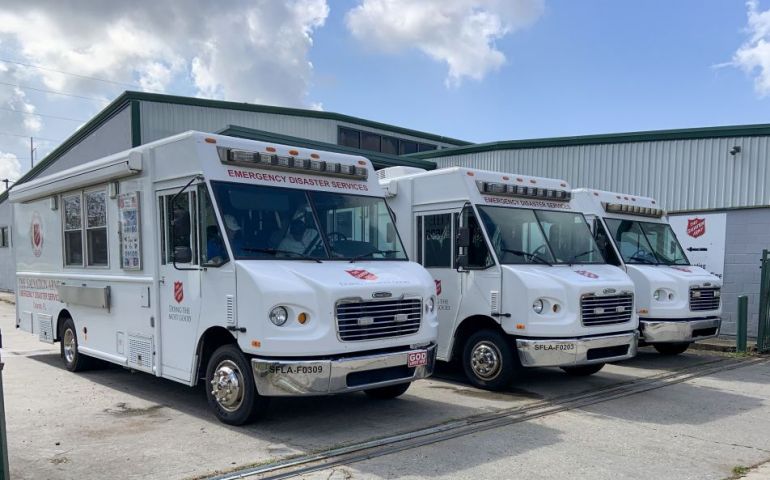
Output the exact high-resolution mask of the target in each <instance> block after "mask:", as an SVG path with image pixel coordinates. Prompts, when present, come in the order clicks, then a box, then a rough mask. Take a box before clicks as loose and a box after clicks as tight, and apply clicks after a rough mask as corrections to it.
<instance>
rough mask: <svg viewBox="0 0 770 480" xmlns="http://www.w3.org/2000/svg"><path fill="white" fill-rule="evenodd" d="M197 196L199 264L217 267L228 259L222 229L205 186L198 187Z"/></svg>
mask: <svg viewBox="0 0 770 480" xmlns="http://www.w3.org/2000/svg"><path fill="white" fill-rule="evenodd" d="M198 198H199V199H200V210H199V212H200V219H199V220H198V223H199V224H200V226H201V265H206V266H209V267H218V266H220V265H223V264H225V263H227V262H228V261H229V260H230V257H229V256H228V255H227V248H225V239H224V238H223V237H222V231H221V230H220V229H219V224H218V223H217V217H216V215H215V214H214V206H213V205H212V204H211V197H209V194H208V192H207V191H206V187H205V186H201V187H200V188H199V189H198Z"/></svg>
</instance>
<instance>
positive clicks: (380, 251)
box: [350, 250, 398, 263]
mask: <svg viewBox="0 0 770 480" xmlns="http://www.w3.org/2000/svg"><path fill="white" fill-rule="evenodd" d="M375 253H379V254H380V255H390V254H392V253H398V250H372V251H371V252H366V253H362V254H360V255H356V256H354V257H353V258H351V259H350V263H354V262H355V261H356V260H361V259H362V258H366V257H370V256H372V255H374V254H375Z"/></svg>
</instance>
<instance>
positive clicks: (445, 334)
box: [415, 212, 462, 360]
mask: <svg viewBox="0 0 770 480" xmlns="http://www.w3.org/2000/svg"><path fill="white" fill-rule="evenodd" d="M456 217H457V212H430V213H420V214H418V215H417V216H416V219H415V221H416V222H417V223H416V232H417V235H416V238H415V241H416V245H417V262H418V263H420V264H422V266H424V267H425V268H426V269H427V270H428V272H430V274H431V276H433V279H434V281H435V282H436V298H437V308H438V321H439V327H438V336H439V339H438V345H439V352H438V356H439V358H441V359H443V360H446V355H447V353H448V352H449V344H450V340H451V339H452V335H453V333H454V326H455V323H456V321H457V311H458V308H459V305H460V297H461V296H462V292H461V290H460V274H458V273H457V270H455V268H454V256H453V252H454V236H455V224H456V221H455V219H456Z"/></svg>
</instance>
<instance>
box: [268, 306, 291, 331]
mask: <svg viewBox="0 0 770 480" xmlns="http://www.w3.org/2000/svg"><path fill="white" fill-rule="evenodd" d="M288 318H289V312H287V311H286V308H285V307H275V308H273V309H272V310H270V321H271V322H273V324H275V325H277V326H279V327H280V326H281V325H283V324H284V323H286V320H287V319H288Z"/></svg>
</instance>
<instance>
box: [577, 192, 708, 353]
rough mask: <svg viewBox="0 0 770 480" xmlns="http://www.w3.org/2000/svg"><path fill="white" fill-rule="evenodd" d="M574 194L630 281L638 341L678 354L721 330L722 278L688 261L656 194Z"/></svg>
mask: <svg viewBox="0 0 770 480" xmlns="http://www.w3.org/2000/svg"><path fill="white" fill-rule="evenodd" d="M572 194H573V197H574V199H575V202H577V205H578V208H579V209H580V210H581V211H582V212H583V213H584V214H585V215H586V218H588V220H589V222H590V224H591V227H592V229H593V231H594V237H595V238H596V241H597V243H598V245H599V246H600V248H601V249H602V251H603V253H604V256H605V258H607V260H608V261H609V262H610V263H612V264H614V265H618V266H620V267H623V268H625V269H626V271H627V272H628V275H629V276H630V277H631V279H632V280H633V281H634V286H635V292H636V307H637V312H638V313H639V331H640V333H641V335H640V338H639V340H640V342H641V344H642V345H644V344H650V345H652V346H653V347H655V349H656V350H657V351H658V352H660V353H663V354H667V355H677V354H680V353H682V352H684V351H685V350H687V348H688V347H689V346H690V344H691V343H692V342H694V341H696V340H702V339H706V338H711V337H715V336H717V335H718V334H719V328H720V326H721V324H722V319H721V314H722V304H721V289H722V280H721V279H720V278H719V277H717V276H715V275H712V274H711V273H709V272H708V271H706V270H704V269H702V268H700V267H696V266H694V265H691V264H690V262H689V260H688V259H687V255H686V254H685V252H684V250H683V249H682V246H681V245H680V244H679V240H677V238H676V235H675V234H674V231H673V230H672V229H671V226H670V225H669V224H668V218H667V216H666V212H665V211H664V210H662V209H661V208H660V206H659V205H658V203H657V202H656V201H655V200H654V199H652V198H649V197H640V196H636V195H628V194H624V193H615V192H605V191H601V190H590V189H576V190H574V191H573V192H572ZM693 227H694V228H698V226H697V225H694V226H693Z"/></svg>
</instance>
